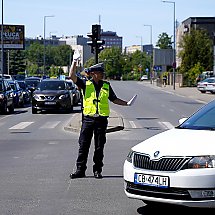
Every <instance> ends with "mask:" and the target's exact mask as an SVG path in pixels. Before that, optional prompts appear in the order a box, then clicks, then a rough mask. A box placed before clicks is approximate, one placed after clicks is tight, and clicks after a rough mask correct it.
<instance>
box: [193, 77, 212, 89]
mask: <svg viewBox="0 0 215 215" xmlns="http://www.w3.org/2000/svg"><path fill="white" fill-rule="evenodd" d="M197 89H198V90H199V91H200V92H201V93H206V92H212V93H213V92H214V91H215V77H210V78H206V79H204V80H202V81H199V82H198V84H197Z"/></svg>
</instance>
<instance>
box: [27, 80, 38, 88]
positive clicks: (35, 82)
mask: <svg viewBox="0 0 215 215" xmlns="http://www.w3.org/2000/svg"><path fill="white" fill-rule="evenodd" d="M25 82H26V84H27V86H29V87H37V86H38V84H39V83H40V81H39V80H25Z"/></svg>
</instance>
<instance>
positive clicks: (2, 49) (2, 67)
mask: <svg viewBox="0 0 215 215" xmlns="http://www.w3.org/2000/svg"><path fill="white" fill-rule="evenodd" d="M1 2H2V18H1V19H2V24H1V75H2V79H3V73H4V72H3V70H4V35H3V34H4V14H3V12H4V7H3V6H4V4H3V0H2V1H1Z"/></svg>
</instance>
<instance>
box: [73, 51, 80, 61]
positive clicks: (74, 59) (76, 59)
mask: <svg viewBox="0 0 215 215" xmlns="http://www.w3.org/2000/svg"><path fill="white" fill-rule="evenodd" d="M80 58H81V54H80V51H79V50H75V52H74V54H73V58H72V59H73V61H74V62H77V61H78V60H80Z"/></svg>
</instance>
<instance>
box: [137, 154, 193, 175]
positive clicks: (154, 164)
mask: <svg viewBox="0 0 215 215" xmlns="http://www.w3.org/2000/svg"><path fill="white" fill-rule="evenodd" d="M190 159H191V158H190V157H162V158H160V159H158V160H151V159H150V156H148V155H144V154H138V153H135V154H134V159H133V165H134V166H135V167H137V168H140V169H148V170H157V171H178V170H180V169H185V168H187V165H186V164H187V162H188V161H189V160H190Z"/></svg>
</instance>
